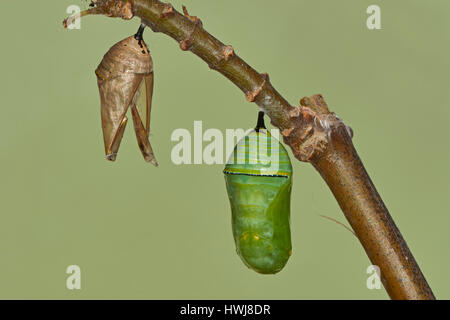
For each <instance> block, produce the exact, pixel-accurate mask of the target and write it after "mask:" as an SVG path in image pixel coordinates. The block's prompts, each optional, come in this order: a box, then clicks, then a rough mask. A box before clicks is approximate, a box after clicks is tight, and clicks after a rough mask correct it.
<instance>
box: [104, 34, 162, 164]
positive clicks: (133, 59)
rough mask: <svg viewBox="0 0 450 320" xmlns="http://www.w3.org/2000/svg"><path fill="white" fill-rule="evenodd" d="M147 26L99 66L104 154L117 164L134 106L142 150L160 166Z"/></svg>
mask: <svg viewBox="0 0 450 320" xmlns="http://www.w3.org/2000/svg"><path fill="white" fill-rule="evenodd" d="M143 31H144V26H143V25H141V27H140V28H139V31H138V33H137V34H136V35H134V36H131V37H128V38H126V39H124V40H122V41H120V42H119V43H117V44H115V45H114V46H113V47H112V48H111V49H110V50H109V51H108V52H107V53H106V54H105V56H104V57H103V60H102V61H101V63H100V65H99V66H98V67H97V70H96V71H95V74H96V75H97V83H98V88H99V91H100V100H101V118H102V129H103V140H104V144H105V153H106V158H107V159H108V160H111V161H114V160H115V159H116V156H117V151H118V150H119V146H120V141H121V140H122V137H123V133H124V130H125V126H126V124H127V121H128V118H127V116H126V113H127V111H128V108H130V107H131V115H132V117H133V123H134V129H135V132H136V137H137V140H138V145H139V148H140V149H141V152H142V155H143V156H144V159H145V160H146V161H147V162H151V163H153V164H154V165H155V166H157V165H158V163H157V162H156V159H155V156H154V154H153V150H152V147H151V145H150V141H149V140H148V137H149V134H150V111H151V107H152V95H153V62H152V58H151V56H150V52H149V50H148V48H147V45H146V44H145V42H144V40H142V33H143Z"/></svg>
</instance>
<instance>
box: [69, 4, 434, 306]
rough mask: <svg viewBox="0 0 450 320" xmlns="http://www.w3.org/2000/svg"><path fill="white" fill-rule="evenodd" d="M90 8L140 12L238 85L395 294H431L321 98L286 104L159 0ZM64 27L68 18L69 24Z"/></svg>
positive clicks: (194, 23) (117, 13)
mask: <svg viewBox="0 0 450 320" xmlns="http://www.w3.org/2000/svg"><path fill="white" fill-rule="evenodd" d="M93 3H94V5H95V8H93V9H91V10H92V13H95V14H105V15H108V16H111V17H120V18H123V19H127V20H128V19H131V18H132V17H133V16H137V17H140V18H141V19H142V22H143V23H145V24H146V25H147V26H149V27H150V28H151V29H152V30H153V31H155V32H162V33H164V34H166V35H168V36H170V37H172V38H174V39H175V40H176V41H177V42H178V43H179V44H180V48H181V49H182V50H189V51H191V52H192V53H194V54H196V55H197V56H199V57H200V58H201V59H202V60H204V61H205V62H206V63H207V64H208V65H209V67H210V68H211V69H213V70H216V71H218V72H220V73H221V74H223V75H224V76H225V77H226V78H228V79H229V80H230V81H231V82H233V83H234V84H235V85H236V86H237V87H239V89H241V90H242V91H243V92H244V94H245V97H246V99H247V100H248V101H249V102H255V103H256V104H257V105H258V106H259V107H260V108H261V109H262V110H263V111H264V112H265V113H266V114H267V115H268V116H269V117H270V119H271V122H272V124H273V125H274V126H276V127H278V128H279V129H280V131H281V133H282V135H283V140H284V142H285V143H286V144H288V145H289V146H290V147H291V149H292V151H293V153H294V155H295V157H296V158H297V159H299V160H300V161H305V162H309V163H311V164H312V165H313V166H314V168H316V170H317V171H318V172H319V173H320V175H321V176H322V177H323V179H324V180H325V181H326V183H327V184H328V186H329V188H330V189H331V191H332V192H333V194H334V196H335V198H336V200H337V201H338V203H339V205H340V207H341V209H342V211H343V212H344V214H345V216H346V218H347V220H348V221H349V223H350V225H351V226H352V228H353V230H354V231H355V233H356V236H357V237H358V239H359V241H360V242H361V244H362V246H363V247H364V249H365V251H366V253H367V255H368V257H369V259H370V260H371V262H372V263H373V264H374V265H377V266H379V267H380V271H381V279H382V282H383V284H384V286H385V288H386V291H387V292H388V294H389V296H390V297H391V298H392V299H434V295H433V292H432V291H431V288H430V287H429V286H428V283H427V282H426V280H425V278H424V276H423V274H422V272H421V270H420V268H419V266H418V265H417V262H416V261H415V259H414V257H413V255H412V254H411V252H410V250H409V248H408V246H407V244H406V242H405V240H404V239H403V237H402V235H401V233H400V231H399V230H398V229H397V227H396V225H395V223H394V221H393V220H392V218H391V216H390V214H389V212H388V210H387V208H386V206H385V205H384V203H383V201H382V199H381V197H380V196H379V194H378V192H377V190H376V189H375V186H374V185H373V183H372V181H371V180H370V178H369V176H368V174H367V172H366V170H365V169H364V166H363V164H362V162H361V160H360V159H359V157H358V154H357V153H356V150H355V148H354V147H353V143H352V140H351V138H352V136H353V132H352V130H351V129H350V128H349V127H348V126H346V125H345V124H344V123H343V122H342V121H341V119H339V117H338V116H337V115H335V114H334V113H332V112H330V111H329V109H328V106H327V104H326V103H325V101H324V99H323V97H322V95H314V96H312V97H305V98H303V99H302V100H301V101H300V106H291V105H290V104H289V103H288V102H287V101H286V100H285V99H284V98H283V97H282V96H281V95H280V94H279V93H278V92H277V91H276V90H275V89H274V87H273V86H272V85H271V83H270V81H269V76H268V75H267V74H264V73H263V74H260V73H258V72H257V71H256V70H254V69H253V68H252V67H251V66H250V65H248V64H247V63H246V62H245V61H244V60H242V59H241V58H240V57H239V56H237V55H236V53H235V52H234V50H233V48H232V47H231V46H229V45H225V44H223V43H222V42H220V41H219V40H218V39H216V38H215V37H213V36H212V35H211V34H209V33H208V32H207V31H206V30H205V29H204V28H203V25H202V22H201V20H200V19H199V18H197V17H194V16H190V15H189V14H188V12H187V10H186V9H185V8H184V7H183V11H184V14H181V13H179V12H178V11H176V10H175V9H174V8H173V7H172V5H170V4H168V3H162V2H160V1H157V0H94V1H93ZM66 25H67V21H66Z"/></svg>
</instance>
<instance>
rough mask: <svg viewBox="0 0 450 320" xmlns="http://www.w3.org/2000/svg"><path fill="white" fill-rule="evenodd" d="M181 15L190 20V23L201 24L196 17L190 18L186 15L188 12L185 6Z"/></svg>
mask: <svg viewBox="0 0 450 320" xmlns="http://www.w3.org/2000/svg"><path fill="white" fill-rule="evenodd" d="M183 13H184V15H185V17H186V18H188V19H189V20H191V21H192V22H194V23H199V24H202V20H200V19H199V18H198V17H196V16H191V15H190V14H189V13H188V11H187V9H186V7H185V6H183Z"/></svg>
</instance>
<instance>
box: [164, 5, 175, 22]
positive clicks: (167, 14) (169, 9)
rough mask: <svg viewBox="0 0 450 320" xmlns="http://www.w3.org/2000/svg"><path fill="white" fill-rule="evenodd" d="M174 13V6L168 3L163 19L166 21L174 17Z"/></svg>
mask: <svg viewBox="0 0 450 320" xmlns="http://www.w3.org/2000/svg"><path fill="white" fill-rule="evenodd" d="M174 13H175V10H174V8H173V6H172V5H171V4H170V3H168V4H166V5H165V6H164V9H163V11H162V15H161V18H163V19H165V18H167V17H170V16H173V14H174Z"/></svg>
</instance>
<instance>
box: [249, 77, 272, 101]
mask: <svg viewBox="0 0 450 320" xmlns="http://www.w3.org/2000/svg"><path fill="white" fill-rule="evenodd" d="M262 76H263V78H264V79H263V82H262V83H261V85H260V86H258V87H257V88H255V89H254V90H253V91H247V93H246V94H245V98H246V99H247V101H248V102H255V100H256V97H257V96H258V95H259V94H260V93H261V91H262V90H263V88H264V86H265V85H266V84H267V83H268V82H269V81H270V80H269V75H268V74H267V73H263V74H262Z"/></svg>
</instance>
